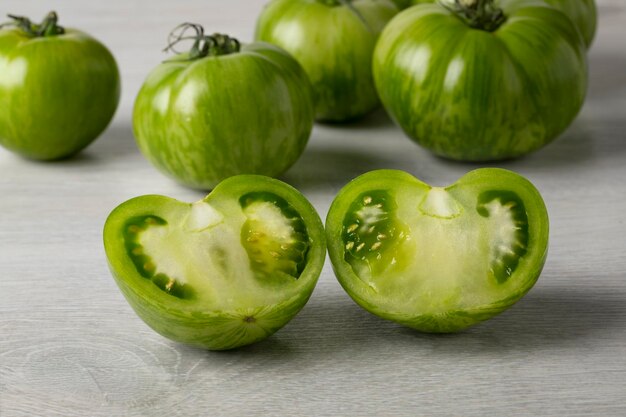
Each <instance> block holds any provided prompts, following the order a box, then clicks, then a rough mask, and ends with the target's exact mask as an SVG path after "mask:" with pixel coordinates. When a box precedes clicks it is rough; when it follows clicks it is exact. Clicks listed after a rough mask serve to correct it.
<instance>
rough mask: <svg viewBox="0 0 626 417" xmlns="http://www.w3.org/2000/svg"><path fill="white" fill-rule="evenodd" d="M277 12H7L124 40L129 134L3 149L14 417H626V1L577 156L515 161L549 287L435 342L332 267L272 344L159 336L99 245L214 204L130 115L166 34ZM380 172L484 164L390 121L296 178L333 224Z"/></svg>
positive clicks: (603, 46) (324, 131)
mask: <svg viewBox="0 0 626 417" xmlns="http://www.w3.org/2000/svg"><path fill="white" fill-rule="evenodd" d="M262 4H263V0H204V1H191V0H187V1H165V0H159V1H150V0H126V1H121V0H110V1H106V2H104V1H95V0H91V1H79V0H50V1H47V2H43V1H33V0H28V1H25V0H4V1H2V3H0V14H2V15H4V14H6V13H7V12H13V13H18V14H26V15H29V16H32V17H33V18H37V19H39V18H41V17H43V15H44V14H45V13H46V12H47V11H48V10H49V9H55V10H57V11H58V12H59V14H60V17H61V22H62V24H66V25H69V26H75V27H80V28H82V29H84V30H87V31H89V32H91V33H92V34H93V35H94V36H96V37H98V38H100V39H101V40H102V41H103V42H104V43H106V44H107V45H108V46H109V47H110V48H111V49H112V51H113V52H114V54H115V55H116V57H117V59H118V62H119V64H120V67H121V71H122V76H123V98H122V102H121V106H120V108H119V110H118V113H117V116H116V118H115V120H114V123H113V124H112V126H111V127H110V128H109V129H108V131H107V132H106V133H105V134H104V135H103V136H102V137H101V138H100V139H99V140H98V141H97V142H96V143H95V144H94V145H93V146H91V147H90V148H88V150H87V151H86V152H84V153H82V154H81V155H80V156H78V157H76V158H73V159H71V160H68V161H64V162H59V163H35V162H30V161H26V160H23V159H21V158H19V157H16V156H14V155H12V154H9V153H8V152H6V151H4V150H0V415H1V416H2V417H14V416H81V417H85V416H192V415H198V416H255V415H259V416H264V415H286V416H312V415H320V416H331V415H334V416H420V415H423V416H491V415H494V416H495V415H497V416H514V415H516V416H539V415H541V416H605V417H606V416H625V415H626V185H625V181H626V3H624V1H623V0H600V14H601V22H600V25H601V26H600V31H599V34H598V38H597V40H596V42H595V44H594V46H593V49H592V51H591V55H590V60H591V85H590V93H589V98H588V101H587V103H586V105H585V108H584V110H583V112H582V114H581V115H580V117H579V118H578V120H577V121H576V122H575V124H574V125H573V126H572V127H571V129H569V131H568V132H567V133H566V134H564V135H563V136H562V137H561V138H560V139H559V140H557V141H556V142H555V143H553V144H552V145H550V146H548V147H547V148H545V149H544V150H542V151H540V152H538V153H536V154H534V155H532V156H530V157H527V158H525V159H522V160H519V161H514V162H508V163H504V164H497V165H498V166H501V167H505V168H509V169H512V170H515V171H518V172H520V173H522V174H523V175H525V176H527V177H528V178H529V179H531V180H532V181H533V182H534V183H535V184H536V186H537V187H538V188H539V189H540V190H541V191H542V193H543V195H544V197H545V200H546V203H547V205H548V208H549V212H550V215H551V224H552V236H551V247H550V256H549V259H548V262H547V264H546V268H545V271H544V273H543V275H542V277H541V278H540V281H539V283H538V284H537V286H536V287H535V288H534V289H533V290H532V291H531V293H530V294H529V295H528V296H527V297H526V298H525V299H524V300H522V301H521V302H520V303H519V304H518V305H516V306H515V307H514V308H512V309H511V310H509V311H508V312H506V313H504V314H503V315H501V316H499V317H497V318H496V319H494V320H492V321H490V322H487V323H485V324H482V325H480V326H478V327H475V328H473V329H471V330H469V331H466V332H464V333H461V334H456V335H449V336H432V335H424V334H419V333H416V332H413V331H410V330H408V329H405V328H402V327H400V326H398V325H395V324H393V323H389V322H385V321H382V320H380V319H378V318H376V317H374V316H371V315H369V314H368V313H366V312H364V311H362V310H361V309H360V308H359V307H357V306H356V305H355V304H354V303H353V302H352V301H351V300H350V299H349V298H348V296H347V295H345V294H344V292H343V291H342V290H341V288H340V286H339V285H338V283H337V282H336V280H335V278H334V275H333V273H332V271H331V268H330V265H329V263H327V265H326V267H325V269H324V272H323V274H322V277H321V278H320V282H319V285H318V287H317V289H316V291H315V293H314V295H313V297H312V299H311V301H310V302H309V304H308V305H307V306H306V307H305V309H304V310H303V311H302V312H301V314H300V315H299V316H298V317H297V318H296V319H294V320H293V321H292V322H291V323H290V324H289V325H287V326H286V327H285V328H284V329H283V330H281V331H280V332H279V333H277V334H276V335H274V336H272V337H271V338H269V339H268V340H266V341H264V342H262V343H259V344H257V345H254V346H250V347H247V348H243V349H240V350H236V351H231V352H222V353H212V352H206V351H202V350H197V349H192V348H188V347H184V346H181V345H178V344H176V343H173V342H170V341H168V340H166V339H164V338H162V337H161V336H159V335H157V334H155V333H154V332H152V331H151V330H150V329H149V328H148V327H147V326H146V325H144V323H143V322H142V321H141V320H140V319H138V318H137V317H136V316H135V314H134V313H133V312H132V310H131V309H130V307H129V306H128V305H127V303H126V301H124V299H123V297H122V295H121V293H120V292H119V291H118V289H117V287H116V285H115V284H114V282H113V279H112V278H111V276H110V274H109V271H108V269H107V266H106V261H105V256H104V253H103V248H102V242H101V241H102V237H101V231H102V226H103V223H104V220H105V218H106V216H107V215H108V213H109V211H110V210H111V209H113V208H114V207H115V206H116V205H117V204H119V203H121V202H122V201H124V200H126V199H128V198H131V197H134V196H137V195H141V194H149V193H157V194H164V195H169V196H172V197H175V198H178V199H182V200H188V201H193V200H197V199H199V198H201V197H202V194H201V193H199V192H196V191H193V190H189V189H185V188H182V187H180V186H178V185H176V184H175V183H173V182H172V181H170V180H168V179H167V178H165V177H163V176H162V175H161V174H159V173H158V172H156V170H155V169H153V167H152V166H151V165H149V163H148V162H147V161H146V160H144V159H143V157H142V156H141V155H140V154H139V152H138V151H137V149H136V147H135V144H134V140H133V136H132V132H131V122H130V115H131V109H132V103H133V99H134V96H135V94H136V93H137V91H138V89H139V86H140V85H141V82H142V81H143V78H144V77H145V75H146V74H147V72H148V71H149V70H150V69H151V68H152V67H153V66H154V65H156V64H157V63H158V62H159V61H160V60H162V59H163V55H162V53H161V52H160V51H161V49H162V48H163V46H164V42H165V35H166V34H167V32H168V31H169V30H170V29H171V28H173V27H174V26H175V25H177V24H178V23H181V22H183V21H186V20H192V21H198V22H201V23H204V24H205V25H206V27H207V30H209V31H222V32H227V33H229V34H232V35H234V36H237V37H239V38H240V39H241V40H243V41H246V40H250V39H251V38H252V33H253V27H254V21H255V17H256V15H257V14H258V12H259V10H260V9H261V7H262ZM376 168H399V169H404V170H406V171H409V172H411V173H413V174H415V175H417V176H418V177H420V178H422V179H423V180H425V181H427V182H432V183H434V184H437V185H443V184H447V183H450V182H453V181H455V180H456V179H457V178H458V177H460V176H461V175H463V174H464V173H465V172H467V171H469V170H471V169H473V168H476V165H467V164H460V163H452V162H447V161H443V160H440V159H437V158H435V157H433V156H431V155H430V154H428V153H427V152H426V151H424V150H422V149H420V148H419V147H417V146H416V145H414V144H413V143H412V142H410V141H409V140H408V139H406V138H405V137H403V135H402V133H401V132H400V131H399V130H398V129H397V128H396V127H394V126H393V125H392V123H391V122H390V121H389V119H388V118H387V117H386V116H385V115H384V113H383V112H378V113H376V114H374V115H372V116H371V117H370V118H368V119H367V120H364V121H362V122H359V123H355V124H353V125H349V126H345V127H339V126H337V127H329V126H318V127H317V128H316V129H315V131H314V135H313V137H312V139H311V142H310V147H309V148H308V149H307V151H306V153H305V154H304V156H303V157H302V159H301V160H300V161H299V162H298V163H297V164H296V165H295V166H294V167H293V168H292V169H291V170H290V171H289V172H288V173H287V174H286V175H285V176H284V180H286V181H287V182H289V183H291V184H293V185H294V186H296V187H297V188H299V189H300V190H301V191H302V192H303V193H304V194H305V195H306V196H307V197H308V198H309V199H310V200H311V201H312V202H313V204H314V205H315V206H316V207H317V209H318V210H319V212H320V214H321V215H322V216H325V215H326V212H327V210H328V207H329V205H330V202H331V200H332V198H333V196H334V195H335V193H336V192H337V191H338V190H339V189H340V188H341V187H342V186H343V185H344V184H345V183H346V182H347V181H348V180H350V179H352V178H353V177H355V176H357V175H359V174H361V173H363V172H366V171H369V170H372V169H376Z"/></svg>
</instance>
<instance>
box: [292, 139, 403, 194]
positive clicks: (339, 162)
mask: <svg viewBox="0 0 626 417" xmlns="http://www.w3.org/2000/svg"><path fill="white" fill-rule="evenodd" d="M397 165H398V164H397V161H395V160H393V159H392V158H388V157H385V156H382V155H380V154H377V153H376V152H375V151H374V150H371V151H368V150H367V146H366V145H363V147H362V148H359V149H351V148H350V149H349V148H347V147H341V148H338V147H333V148H331V147H323V148H322V147H316V146H311V147H310V148H308V149H307V150H306V151H305V152H304V154H303V155H302V157H301V158H300V160H298V162H297V163H296V164H295V165H294V166H293V167H291V169H290V170H289V171H287V173H285V174H284V175H283V176H282V177H281V179H282V180H283V181H286V182H287V183H289V184H291V185H293V186H294V187H296V188H298V189H300V190H310V189H329V188H330V189H332V190H334V191H337V190H338V189H339V188H341V187H343V186H344V185H346V183H348V182H349V181H350V180H352V179H354V178H356V177H358V176H359V175H361V174H364V173H366V172H368V171H371V170H375V169H390V168H394V167H396V168H397ZM397 169H400V168H397Z"/></svg>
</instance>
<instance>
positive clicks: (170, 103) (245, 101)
mask: <svg viewBox="0 0 626 417" xmlns="http://www.w3.org/2000/svg"><path fill="white" fill-rule="evenodd" d="M313 111H314V109H313V97H312V91H311V86H310V83H309V81H308V79H307V77H306V74H305V73H304V71H303V70H302V68H301V67H300V66H299V65H298V63H297V62H296V61H295V60H293V58H291V57H290V56H289V55H288V54H287V53H286V52H284V51H282V50H281V49H279V48H277V47H275V46H273V45H269V44H265V43H253V44H249V45H243V46H242V49H241V51H240V52H238V53H233V54H229V55H223V56H213V57H211V56H209V57H204V58H200V59H196V60H192V61H185V60H184V56H179V58H175V59H174V60H172V61H170V62H164V63H162V64H161V65H159V66H158V67H157V68H156V69H155V70H154V71H152V73H151V74H150V75H149V76H148V78H147V79H146V81H145V83H144V85H143V87H142V89H141V91H140V92H139V94H138V96H137V99H136V101H135V108H134V114H133V126H134V132H135V138H136V141H137V145H138V146H139V149H140V150H141V151H142V153H143V154H144V155H145V156H146V158H148V159H149V160H150V162H152V163H153V164H154V165H155V166H156V167H157V168H158V169H160V170H161V171H162V172H164V173H165V174H167V175H169V176H170V177H172V178H174V179H176V180H177V181H179V182H181V183H183V184H185V185H187V186H190V187H194V188H200V189H210V188H212V187H214V186H215V185H216V184H218V183H219V182H220V181H221V180H223V179H225V178H228V177H231V176H233V175H238V174H259V175H267V176H272V177H274V176H277V175H280V174H282V173H283V172H285V171H286V170H287V169H288V168H289V167H290V166H291V165H292V164H293V163H294V162H295V161H296V160H297V159H298V158H299V157H300V155H301V154H302V152H303V151H304V148H305V146H306V144H307V142H308V139H309V136H310V134H311V130H312V128H313V120H314V113H313Z"/></svg>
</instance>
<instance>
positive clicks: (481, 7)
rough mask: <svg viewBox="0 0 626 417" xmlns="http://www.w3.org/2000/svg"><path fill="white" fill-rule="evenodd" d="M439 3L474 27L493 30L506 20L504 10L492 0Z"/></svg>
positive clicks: (442, 1) (454, 0)
mask: <svg viewBox="0 0 626 417" xmlns="http://www.w3.org/2000/svg"><path fill="white" fill-rule="evenodd" d="M439 4H441V5H442V6H443V7H445V8H446V9H448V10H450V11H451V12H452V13H454V14H455V15H456V16H458V17H459V18H460V19H461V20H463V21H464V22H465V23H466V24H467V25H468V26H470V27H472V28H474V29H481V30H485V31H487V32H493V31H495V30H496V29H498V28H499V27H500V26H501V25H502V24H503V23H504V22H505V21H506V16H505V15H504V11H503V10H502V9H501V8H499V7H497V6H496V5H495V3H494V0H453V1H450V0H448V1H444V0H440V1H439Z"/></svg>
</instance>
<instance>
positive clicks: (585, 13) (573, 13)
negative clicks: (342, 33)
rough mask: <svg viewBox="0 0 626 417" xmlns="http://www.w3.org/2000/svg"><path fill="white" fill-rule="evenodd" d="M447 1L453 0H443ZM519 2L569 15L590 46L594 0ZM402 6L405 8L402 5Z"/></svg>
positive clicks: (415, 1) (420, 0)
mask: <svg viewBox="0 0 626 417" xmlns="http://www.w3.org/2000/svg"><path fill="white" fill-rule="evenodd" d="M396 1H397V2H401V3H407V2H408V3H412V4H414V5H415V4H423V3H436V2H438V1H440V0H408V1H404V0H396ZM445 1H447V2H448V3H451V2H453V1H454V0H444V2H445ZM498 1H499V2H501V3H506V2H509V3H510V2H511V1H513V0H498ZM514 1H519V2H525V3H527V4H532V3H535V4H536V3H540V2H545V3H547V4H549V5H550V6H552V7H554V8H555V9H558V10H560V11H561V12H563V13H565V15H566V16H567V17H569V18H570V19H571V20H572V22H574V24H575V25H576V26H577V27H578V29H579V30H580V32H581V33H582V35H583V37H584V38H585V44H586V45H587V47H590V46H591V43H592V42H593V39H594V37H595V35H596V28H597V26H598V8H597V6H596V2H595V0H514ZM403 8H406V6H405V7H403Z"/></svg>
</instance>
